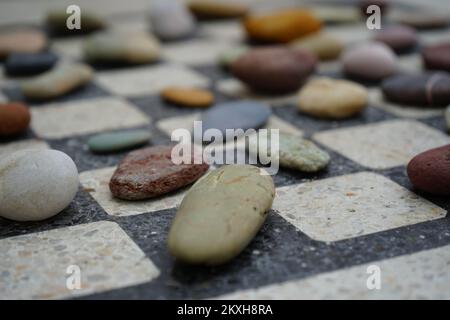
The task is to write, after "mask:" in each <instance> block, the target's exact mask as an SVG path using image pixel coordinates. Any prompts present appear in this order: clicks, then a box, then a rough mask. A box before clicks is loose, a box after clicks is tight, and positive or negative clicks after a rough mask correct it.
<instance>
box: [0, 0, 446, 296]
mask: <svg viewBox="0 0 450 320" xmlns="http://www.w3.org/2000/svg"><path fill="white" fill-rule="evenodd" d="M62 2H63V3H65V2H68V4H74V3H75V4H79V5H80V6H81V8H84V7H86V8H90V9H94V10H96V11H99V12H102V13H103V14H104V15H106V16H107V18H108V19H109V20H111V23H112V26H113V28H117V29H124V30H147V29H148V23H147V21H146V16H145V12H146V10H147V9H148V8H147V7H148V1H145V0H136V1H131V2H130V1H114V2H111V1H107V0H99V1H88V0H82V1H75V0H73V1H72V0H71V1H65V0H64V1H62ZM399 2H400V4H399V5H414V3H415V2H417V1H411V2H409V1H399ZM58 3H59V4H61V1H58ZM53 4H54V3H53V2H52V1H44V0H14V1H4V2H2V3H0V8H1V10H0V23H1V24H2V25H7V24H24V23H25V24H37V23H40V19H41V18H42V16H43V13H44V12H45V11H46V9H48V8H49V7H51V6H53ZM427 4H429V5H430V6H432V5H435V6H436V8H438V9H439V8H442V6H445V1H435V2H433V1H429V2H427ZM447 6H448V3H447ZM447 9H448V7H447ZM326 29H327V30H329V31H330V32H333V33H334V34H336V35H337V36H339V37H341V39H342V40H343V41H345V42H348V43H350V42H352V41H355V40H358V39H366V38H370V37H371V33H370V31H369V30H368V29H366V27H365V25H364V24H360V25H359V24H358V25H350V26H347V25H344V26H326ZM420 37H421V40H422V41H423V43H434V42H437V41H440V40H443V39H447V40H448V39H450V30H448V29H447V30H436V31H426V32H421V33H420ZM81 39H82V38H81V37H70V38H55V39H52V46H51V50H52V51H54V52H56V53H57V54H59V55H60V56H61V57H62V58H64V59H67V60H76V61H78V60H81V59H82V56H81V53H80V50H79V46H80V43H81ZM244 41H245V40H244V35H243V33H242V30H241V29H240V27H239V23H238V22H237V21H233V20H232V21H219V22H214V21H210V22H202V23H201V24H200V26H199V28H198V30H197V32H196V33H195V35H194V36H193V37H192V38H189V39H186V40H183V41H180V42H175V43H164V44H163V48H164V50H163V55H162V58H161V60H160V61H159V62H157V63H154V64H150V65H145V66H136V67H115V68H113V69H111V68H104V67H102V68H96V70H95V78H94V80H93V81H92V82H91V83H90V84H89V85H87V86H86V87H84V88H82V89H80V90H77V91H76V92H73V93H70V94H68V95H66V96H64V97H61V98H59V99H56V100H53V101H51V102H45V103H30V107H31V110H32V116H33V120H32V124H31V128H30V130H29V131H28V132H27V133H26V134H24V135H23V136H21V137H19V138H18V139H17V138H16V139H14V140H1V141H0V157H1V156H5V155H7V154H9V153H11V152H13V151H15V150H18V149H23V148H36V149H39V148H53V149H57V150H61V151H63V152H65V153H67V154H68V155H69V156H71V157H72V159H73V160H74V161H75V163H76V164H77V166H78V169H79V172H80V182H81V185H80V188H79V192H78V194H77V195H76V198H75V199H74V201H73V202H72V203H71V205H70V206H69V207H68V208H66V209H65V210H64V211H63V212H62V213H60V214H59V215H57V216H55V217H53V218H51V219H49V220H46V221H43V222H39V223H16V222H12V221H8V220H5V219H1V218H0V299H29V298H31V299H47V298H52V299H62V298H76V299H97V298H100V299H110V298H124V299H185V298H200V299H211V298H219V299H221V298H230V299H235V298H242V299H247V298H248V299H253V298H256V299H261V298H263V299H264V298H269V299H292V298H294V299H295V298H318V299H323V298H367V299H370V298H395V299H403V298H450V281H449V280H450V269H449V268H448V266H449V265H450V219H448V217H447V213H448V210H449V209H450V199H446V198H443V197H434V196H430V195H428V194H423V193H420V192H417V190H414V189H413V187H412V185H411V184H410V182H409V180H408V178H407V176H406V172H405V165H406V164H407V163H408V161H409V160H410V159H411V157H412V156H414V155H416V154H417V153H419V152H422V151H425V150H427V149H430V148H433V147H436V146H440V145H443V144H448V143H450V137H449V135H448V134H447V132H446V125H445V120H444V117H443V110H439V109H438V110H436V109H423V110H421V109H417V108H408V107H400V106H397V105H395V104H391V103H386V102H385V101H383V98H382V96H381V94H380V89H379V87H377V86H374V85H371V86H369V91H370V95H371V98H370V105H369V107H368V108H367V109H366V110H365V111H364V112H363V113H362V114H361V115H360V116H358V117H356V118H352V119H348V120H342V121H325V120H317V119H313V118H310V117H308V116H305V115H302V114H300V113H299V112H298V111H297V109H296V106H295V99H296V97H295V96H282V97H265V96H259V95H255V94H253V93H251V92H248V90H246V89H245V88H244V87H243V86H242V84H241V83H239V82H238V81H237V80H236V79H234V78H232V76H231V75H230V74H229V73H227V72H226V71H225V70H223V69H221V68H220V67H219V66H217V64H216V59H217V54H218V53H220V52H221V51H223V50H225V49H227V48H231V47H233V46H236V45H242V44H244ZM400 61H401V65H402V68H405V70H412V71H420V70H421V68H422V66H421V62H420V56H419V55H418V54H417V53H411V54H408V55H402V56H400ZM0 69H1V66H0ZM0 71H1V70H0ZM2 74H3V73H0V88H1V91H0V101H8V100H9V101H11V100H22V99H23V97H22V96H21V95H20V92H19V90H18V89H17V82H16V79H10V78H6V77H5V76H3V75H2ZM318 74H319V75H329V76H333V77H339V78H343V77H344V76H343V75H342V74H341V72H340V67H339V64H338V63H334V62H331V63H322V64H321V65H320V67H319V71H318ZM167 85H186V86H198V87H205V88H209V89H211V90H212V91H213V92H214V93H215V95H216V100H217V102H224V101H232V100H235V99H240V98H251V99H256V100H261V101H267V102H268V103H269V104H270V105H271V106H272V107H273V115H272V117H271V118H270V121H269V123H268V125H267V126H268V127H273V128H279V129H281V130H284V131H287V132H292V133H295V134H298V135H302V136H304V137H306V138H310V139H312V140H314V141H315V142H316V143H317V144H319V145H320V146H321V147H322V148H324V149H325V150H327V151H328V152H329V153H330V154H331V157H332V161H331V163H330V166H329V168H328V169H327V170H325V171H323V172H320V173H315V174H305V173H301V172H296V171H291V170H285V169H281V170H280V172H279V173H278V174H277V175H276V176H274V181H275V184H276V188H277V196H276V199H275V201H274V204H273V208H272V210H271V211H270V213H269V215H268V218H267V220H266V222H265V224H264V226H263V227H262V229H261V231H260V232H259V233H258V234H257V236H256V237H255V239H254V240H253V241H252V242H251V244H250V245H249V246H248V247H247V248H246V249H245V251H244V252H243V253H242V254H241V255H239V256H238V257H237V258H236V259H235V260H233V261H232V262H230V263H228V264H226V265H223V266H220V267H192V266H186V265H182V264H180V263H177V262H176V261H175V260H174V259H173V258H172V257H171V256H170V255H169V253H168V251H167V247H166V241H167V234H168V230H169V227H170V224H171V221H172V219H173V217H174V215H175V213H176V210H177V209H176V208H177V206H178V205H179V203H180V201H181V199H182V197H183V195H184V194H185V192H186V190H181V191H179V192H177V193H174V194H170V195H167V196H164V197H161V198H159V199H155V200H149V201H139V202H126V201H121V200H117V199H114V198H112V196H111V194H110V192H109V190H108V181H109V178H110V177H111V174H112V172H113V170H114V168H115V167H116V166H117V164H118V163H119V162H120V160H121V159H122V158H123V157H124V156H125V154H126V152H124V153H119V154H112V155H94V154H92V153H90V152H89V150H88V149H87V147H86V141H87V140H88V139H89V137H91V136H92V135H95V134H97V133H99V132H110V131H116V130H123V129H125V130H126V129H134V128H147V129H149V130H151V133H152V139H151V143H152V144H153V145H158V144H165V143H168V142H170V132H171V131H172V130H174V129H176V128H180V127H186V126H189V125H190V123H192V121H194V120H195V119H197V118H198V116H199V111H198V110H192V109H186V108H180V107H175V106H173V105H170V104H167V103H165V102H164V101H162V100H161V99H160V98H159V96H158V92H159V90H160V89H162V88H164V87H165V86H167ZM374 264H375V265H377V266H379V267H380V268H381V271H382V274H381V277H382V278H381V279H382V288H381V290H368V289H367V287H366V280H367V277H368V274H367V272H366V271H367V267H368V266H370V265H374ZM70 265H78V266H79V267H80V269H81V284H82V288H81V289H80V290H68V289H67V288H66V280H67V277H68V275H67V273H66V268H67V267H68V266H70Z"/></svg>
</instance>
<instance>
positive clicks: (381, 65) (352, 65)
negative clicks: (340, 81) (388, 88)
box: [342, 42, 398, 81]
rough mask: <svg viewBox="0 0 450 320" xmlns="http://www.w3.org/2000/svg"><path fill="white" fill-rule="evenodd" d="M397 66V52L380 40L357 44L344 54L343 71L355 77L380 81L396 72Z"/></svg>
mask: <svg viewBox="0 0 450 320" xmlns="http://www.w3.org/2000/svg"><path fill="white" fill-rule="evenodd" d="M397 66H398V61H397V57H396V55H395V53H394V52H393V51H392V49H391V48H389V47H388V46H386V45H385V44H383V43H380V42H367V43H362V44H357V45H355V46H353V47H350V48H348V49H346V50H345V51H344V53H343V54H342V67H343V71H344V72H345V73H346V74H347V75H348V76H350V77H354V78H360V79H364V80H371V81H379V80H382V79H384V78H386V77H389V76H391V75H392V74H394V73H395V72H396V71H397Z"/></svg>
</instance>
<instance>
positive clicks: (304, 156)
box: [249, 132, 330, 172]
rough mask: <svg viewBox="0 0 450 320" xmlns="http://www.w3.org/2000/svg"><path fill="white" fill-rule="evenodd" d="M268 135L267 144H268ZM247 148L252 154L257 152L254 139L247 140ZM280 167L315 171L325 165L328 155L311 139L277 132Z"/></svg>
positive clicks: (328, 160)
mask: <svg viewBox="0 0 450 320" xmlns="http://www.w3.org/2000/svg"><path fill="white" fill-rule="evenodd" d="M270 139H271V136H270V135H269V137H268V139H267V140H268V141H267V145H268V146H270V145H271V142H270ZM249 141H250V145H249V149H250V152H251V153H252V154H253V156H256V155H257V154H258V145H256V143H257V142H256V141H255V140H249ZM275 156H276V155H275ZM278 160H279V163H280V166H281V167H284V168H288V169H293V170H299V171H302V172H317V171H320V170H322V169H324V168H326V167H327V165H328V163H329V162H330V155H329V154H328V153H327V152H325V151H323V150H322V149H320V148H319V147H318V146H317V145H315V144H314V143H313V142H312V141H309V140H306V139H303V138H301V137H299V136H298V135H294V134H289V133H283V132H280V133H279V156H278Z"/></svg>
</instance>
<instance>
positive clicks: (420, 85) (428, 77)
mask: <svg viewBox="0 0 450 320" xmlns="http://www.w3.org/2000/svg"><path fill="white" fill-rule="evenodd" d="M381 87H382V90H383V94H384V97H385V98H386V99H387V100H389V101H392V102H395V103H399V104H405V105H412V106H436V107H438V106H446V105H448V104H449V103H450V75H449V74H448V73H444V72H435V73H427V74H415V75H397V76H393V77H390V78H388V79H386V80H385V81H383V84H382V86H381Z"/></svg>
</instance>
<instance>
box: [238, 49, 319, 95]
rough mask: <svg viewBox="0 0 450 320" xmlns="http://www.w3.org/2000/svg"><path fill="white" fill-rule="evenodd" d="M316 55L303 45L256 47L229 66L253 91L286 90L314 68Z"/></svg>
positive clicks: (283, 91)
mask: <svg viewBox="0 0 450 320" xmlns="http://www.w3.org/2000/svg"><path fill="white" fill-rule="evenodd" d="M316 65H317V59H316V57H315V56H314V55H313V54H311V53H310V52H308V51H306V50H304V49H293V48H285V47H281V46H274V47H267V48H258V49H253V50H250V51H248V52H247V53H245V54H243V55H242V56H240V57H239V58H238V59H237V60H236V61H235V62H234V63H233V64H232V66H231V71H232V73H233V75H234V76H236V77H237V78H238V79H239V80H241V81H242V82H244V83H245V84H246V85H248V86H249V87H250V88H251V89H253V90H255V91H261V92H263V93H289V92H293V91H295V90H297V89H298V88H299V87H300V86H301V85H302V84H303V83H304V81H305V80H306V79H307V78H308V76H309V75H310V74H312V73H313V72H314V70H315V68H316Z"/></svg>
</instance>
